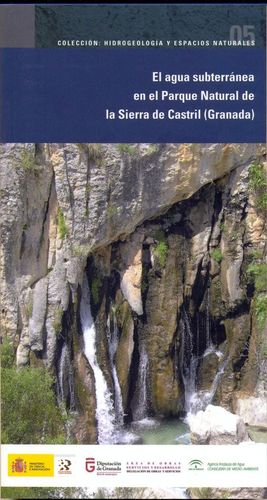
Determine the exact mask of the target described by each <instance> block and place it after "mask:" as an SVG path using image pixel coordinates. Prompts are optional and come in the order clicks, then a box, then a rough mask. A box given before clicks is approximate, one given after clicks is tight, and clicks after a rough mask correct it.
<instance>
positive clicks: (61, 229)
mask: <svg viewBox="0 0 267 500" xmlns="http://www.w3.org/2000/svg"><path fill="white" fill-rule="evenodd" d="M57 227H58V234H59V237H60V239H61V240H64V238H65V237H66V236H68V228H67V225H66V222H65V217H64V214H63V212H62V210H61V208H60V207H59V209H58V212H57Z"/></svg>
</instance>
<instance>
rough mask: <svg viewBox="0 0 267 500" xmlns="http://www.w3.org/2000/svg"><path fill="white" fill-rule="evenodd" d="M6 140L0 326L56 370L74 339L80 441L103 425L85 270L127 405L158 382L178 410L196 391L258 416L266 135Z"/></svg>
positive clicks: (155, 412) (262, 390)
mask: <svg viewBox="0 0 267 500" xmlns="http://www.w3.org/2000/svg"><path fill="white" fill-rule="evenodd" d="M0 153H1V160H0V161H1V168H0V182H1V186H0V189H1V198H0V205H1V206H0V214H1V215H0V231H1V239H0V241H1V252H0V274H1V290H0V294H1V296H0V299H1V332H3V333H2V334H3V335H4V336H8V337H9V338H11V339H12V341H13V342H14V345H15V346H16V348H17V351H16V359H17V364H18V365H19V366H25V365H27V364H34V363H35V362H36V360H38V363H42V364H44V365H45V366H47V367H48V368H49V369H50V370H51V371H52V372H53V373H54V374H55V376H56V377H58V375H59V368H60V359H59V357H60V353H62V351H63V347H64V344H66V343H67V344H68V352H69V353H70V357H71V361H72V363H73V366H74V372H75V377H76V378H75V384H76V385H75V387H76V392H77V395H76V396H77V397H76V404H77V407H78V408H79V418H80V420H79V423H77V426H78V427H77V429H78V430H77V436H78V437H77V439H78V441H80V442H87V441H88V442H95V441H96V428H95V427H96V422H95V412H94V410H95V404H96V399H95V394H94V391H95V385H94V377H93V374H92V371H91V369H90V366H88V364H87V361H86V359H85V358H84V356H83V342H82V340H81V338H80V337H81V336H82V332H81V325H80V320H79V306H80V300H81V284H82V281H83V279H84V276H85V274H86V276H87V278H88V282H89V284H90V287H91V295H92V299H91V308H92V315H93V317H94V321H95V325H96V331H97V339H96V350H97V359H98V362H99V365H100V367H101V370H102V372H103V374H104V376H105V378H106V380H107V383H108V387H109V389H110V393H111V398H113V400H114V398H115V390H118V387H116V384H115V382H114V370H115V371H116V376H117V378H118V383H119V387H120V390H121V397H122V404H123V410H124V411H125V412H128V411H129V413H130V410H131V408H132V407H133V401H134V400H135V399H136V398H135V395H136V394H138V395H139V396H140V394H141V396H142V397H143V396H144V394H145V397H146V401H145V405H144V406H145V408H144V410H145V414H146V415H147V416H171V415H175V416H178V415H179V412H180V411H183V410H184V408H185V405H186V399H188V395H189V396H190V391H191V393H192V392H194V391H199V392H200V393H201V394H202V395H204V396H205V401H207V402H209V401H210V400H214V401H215V402H216V404H220V405H222V406H224V407H225V408H226V409H228V410H233V409H235V408H236V411H237V412H240V413H241V414H244V418H245V420H248V421H249V422H251V421H253V419H254V417H253V415H252V413H251V408H252V406H253V403H252V401H251V397H254V398H255V401H254V403H255V404H260V401H262V398H265V397H266V390H267V385H266V384H267V366H266V363H265V362H264V348H261V349H260V346H263V340H262V339H263V337H262V335H263V334H262V329H260V328H259V324H258V323H259V322H258V319H257V314H256V312H255V311H256V305H257V302H256V301H257V293H258V291H257V290H256V285H255V282H251V281H250V277H249V271H248V268H249V265H250V264H251V262H252V263H255V262H256V264H257V265H258V264H259V265H261V266H262V264H263V263H264V258H265V251H266V250H265V248H266V247H265V245H266V219H265V217H264V213H263V212H260V211H259V207H258V205H257V199H256V195H255V193H254V192H253V191H252V189H251V185H250V179H249V166H250V165H251V163H252V162H253V161H258V160H260V161H261V162H262V155H263V153H264V148H263V146H262V145H255V144H248V145H246V144H132V145H120V144H37V145H33V144H3V145H1V146H0ZM254 281H255V280H254ZM259 293H260V294H263V293H265V291H264V290H262V291H260V292H259ZM74 310H75V311H76V313H75V315H73V311H74ZM108 319H109V320H110V321H111V323H112V322H113V328H115V326H116V335H117V338H116V339H115V341H114V339H113V340H112V339H111V332H110V330H109V329H108V327H107V325H108ZM114 325H115V326H114ZM113 333H114V332H113ZM75 335H78V336H79V342H77V343H76V344H75V341H74V340H73V339H74V337H75ZM111 342H115V343H116V354H115V355H114V356H113V358H112V360H111V355H110V352H111V348H110V343H111ZM73 344H75V346H74V345H73ZM143 352H145V354H146V358H145V359H146V360H147V362H146V364H145V369H144V367H143V373H141V368H142V367H141V364H142V363H141V361H140V359H141V355H142V353H143ZM218 353H219V354H218ZM192 359H193V360H194V363H192V362H191V361H192ZM190 360H191V361H190ZM111 361H112V362H111ZM112 363H113V365H114V366H111V365H112ZM190 377H191V378H190ZM138 384H139V387H137V386H138ZM142 387H143V388H144V389H145V392H144V391H143V392H142ZM238 392H239V393H240V394H241V393H242V394H246V398H243V396H242V398H239V399H238V398H237V399H236V398H235V393H238ZM201 394H200V396H201ZM139 396H138V397H139ZM141 396H140V397H141ZM141 399H142V398H141ZM241 399H242V401H241ZM137 400H138V398H137ZM235 401H237V402H236V406H234V404H235ZM259 415H260V412H259ZM229 418H230V417H229ZM260 419H261V422H262V421H265V420H264V419H265V417H260ZM254 421H255V419H254ZM238 425H239V424H238ZM239 427H240V428H241V427H242V425H241V424H240V425H239ZM239 427H238V429H239ZM88 429H89V430H88ZM207 432H208V431H207ZM240 433H241V434H242V429H241V430H238V432H237V437H234V433H233V432H232V434H231V432H230V434H229V435H231V436H232V437H231V439H236V440H237V441H238V439H239V437H240V436H239V434H240ZM204 434H205V433H204ZM205 436H206V434H205ZM227 436H228V434H227ZM217 438H218V436H217V437H216V438H215V437H211V436H208V437H205V439H208V440H209V441H210V442H212V440H213V439H217ZM203 439H204V437H203ZM218 439H228V437H226V438H225V436H224V435H223V434H222V435H221V437H219V438H218ZM229 439H230V437H229Z"/></svg>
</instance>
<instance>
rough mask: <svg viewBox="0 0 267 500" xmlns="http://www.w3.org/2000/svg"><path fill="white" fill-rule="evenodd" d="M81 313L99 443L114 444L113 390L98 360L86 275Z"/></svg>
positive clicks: (115, 439) (115, 434)
mask: <svg viewBox="0 0 267 500" xmlns="http://www.w3.org/2000/svg"><path fill="white" fill-rule="evenodd" d="M80 315H81V324H82V330H83V339H84V353H85V356H86V357H87V359H88V361H89V363H90V366H91V368H92V370H93V372H94V377H95V390H96V418H97V429H98V442H99V444H114V443H116V442H117V433H116V422H115V411H114V406H113V400H112V395H111V392H110V390H109V389H108V386H107V382H106V380H105V377H104V375H103V373H102V371H101V369H100V366H99V365H98V362H97V357H96V330H95V324H94V321H93V318H92V314H91V307H90V292H89V286H88V283H87V279H86V277H85V278H84V280H83V285H82V299H81V307H80Z"/></svg>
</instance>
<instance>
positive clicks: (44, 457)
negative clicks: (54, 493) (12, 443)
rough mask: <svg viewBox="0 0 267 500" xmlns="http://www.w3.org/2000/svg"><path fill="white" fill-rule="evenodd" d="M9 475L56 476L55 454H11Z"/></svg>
mask: <svg viewBox="0 0 267 500" xmlns="http://www.w3.org/2000/svg"><path fill="white" fill-rule="evenodd" d="M8 475H9V476H35V477H36V476H39V477H43V476H50V477H51V476H54V455H48V454H24V453H23V454H21V455H15V454H9V455H8Z"/></svg>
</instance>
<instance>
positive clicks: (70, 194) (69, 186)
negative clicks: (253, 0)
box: [63, 149, 75, 233]
mask: <svg viewBox="0 0 267 500" xmlns="http://www.w3.org/2000/svg"><path fill="white" fill-rule="evenodd" d="M63 154H64V160H65V165H66V179H67V184H68V188H69V206H70V210H71V214H72V217H71V219H72V230H71V232H72V233H73V230H74V220H75V215H74V194H73V190H72V187H71V182H70V176H69V169H68V159H67V154H66V151H65V149H64V150H63Z"/></svg>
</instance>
